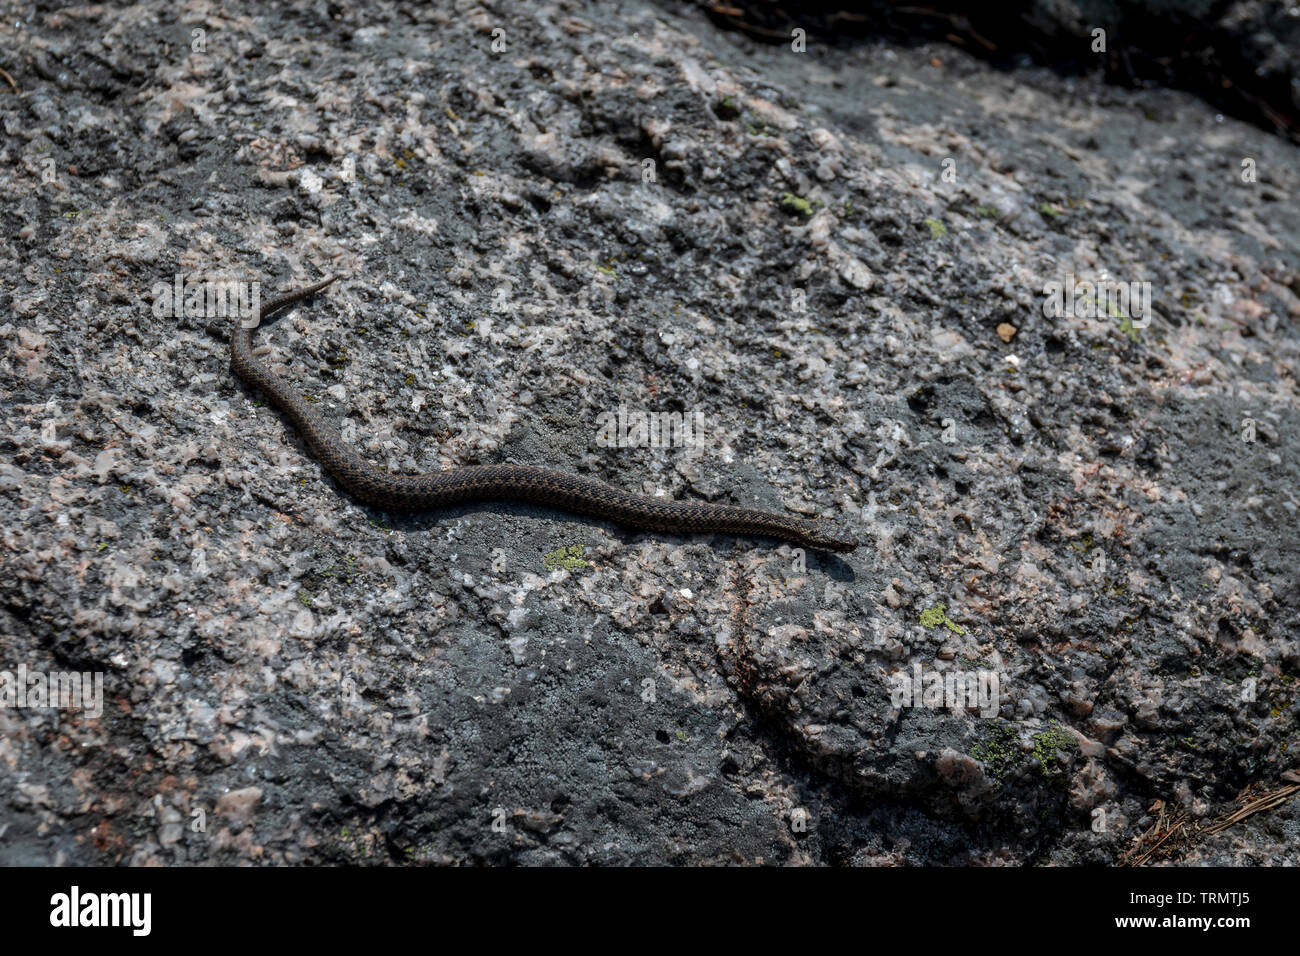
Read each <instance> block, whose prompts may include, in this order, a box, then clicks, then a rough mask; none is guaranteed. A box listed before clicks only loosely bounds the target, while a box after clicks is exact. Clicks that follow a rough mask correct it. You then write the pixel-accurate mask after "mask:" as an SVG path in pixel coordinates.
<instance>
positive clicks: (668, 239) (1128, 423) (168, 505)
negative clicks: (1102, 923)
mask: <svg viewBox="0 0 1300 956" xmlns="http://www.w3.org/2000/svg"><path fill="white" fill-rule="evenodd" d="M195 31H199V32H198V33H196V32H195ZM494 43H496V45H497V46H498V47H503V48H502V49H500V50H499V52H494V50H493V45H494ZM196 47H200V48H201V50H202V51H201V52H200V51H199V50H198V49H196ZM0 48H2V49H3V50H4V51H5V52H4V54H3V59H0V67H3V69H4V70H6V71H7V72H8V73H9V74H10V75H12V77H13V79H14V81H15V84H16V86H17V87H18V90H19V92H15V91H13V90H11V89H8V88H7V87H8V84H7V83H5V82H4V81H3V80H0V121H2V122H3V129H4V134H5V135H4V137H3V139H0V215H3V225H4V228H3V229H0V273H2V274H3V277H4V282H3V283H2V284H0V523H2V526H0V539H2V541H0V543H2V545H3V551H2V552H0V669H3V668H9V669H10V670H13V669H15V668H17V667H18V666H20V665H21V666H23V667H25V668H27V669H28V670H29V671H43V672H59V671H74V670H75V671H78V672H88V673H94V672H98V673H100V674H102V675H103V680H104V701H103V714H102V715H101V716H99V717H93V716H91V715H88V714H84V713H81V712H78V711H76V710H49V709H41V708H32V707H27V708H18V707H0V735H2V736H0V862H6V863H13V862H24V863H44V862H66V863H132V864H159V863H178V862H183V863H209V862H219V863H259V864H283V863H324V862H344V861H347V862H358V861H363V862H372V863H405V862H412V863H452V862H467V863H496V862H514V863H602V864H627V863H731V862H735V863H793V864H824V863H862V864H899V863H902V864H916V863H922V864H933V863H950V864H996V863H1012V864H1014V863H1028V862H1036V863H1042V862H1051V863H1059V864H1077V863H1084V862H1088V863H1118V862H1121V861H1122V859H1123V854H1124V853H1125V852H1126V851H1128V850H1130V849H1131V848H1132V847H1133V846H1134V845H1135V843H1136V842H1137V841H1139V839H1140V836H1141V834H1143V833H1144V832H1146V831H1148V830H1149V829H1150V828H1151V827H1152V825H1153V822H1156V821H1155V818H1154V817H1153V815H1152V814H1153V811H1152V809H1151V808H1152V807H1153V806H1154V805H1155V803H1156V801H1164V803H1165V805H1166V806H1173V807H1178V808H1180V809H1181V810H1182V812H1185V813H1186V814H1188V815H1189V816H1191V817H1195V818H1201V819H1206V820H1210V819H1214V818H1216V815H1218V814H1220V813H1222V812H1225V809H1226V808H1230V807H1231V806H1232V805H1233V800H1234V798H1235V797H1236V796H1237V795H1238V794H1239V793H1240V792H1241V791H1242V790H1243V789H1245V788H1246V787H1247V786H1250V785H1254V786H1259V787H1277V786H1283V785H1284V784H1285V781H1286V776H1285V775H1286V774H1287V773H1294V771H1295V769H1296V767H1297V764H1298V763H1300V755H1298V754H1297V748H1298V747H1300V736H1298V734H1297V719H1296V718H1297V709H1298V707H1300V704H1298V702H1297V689H1298V688H1297V683H1296V675H1297V671H1298V670H1300V644H1298V643H1297V639H1296V636H1295V635H1296V633H1297V626H1298V625H1300V591H1298V590H1297V578H1296V575H1295V561H1296V555H1297V553H1298V549H1297V544H1298V543H1300V542H1298V541H1297V537H1300V536H1298V535H1297V531H1296V527H1297V514H1296V506H1297V492H1296V488H1297V477H1298V475H1297V470H1298V469H1297V462H1298V461H1300V456H1298V455H1297V451H1298V450H1300V442H1298V440H1297V437H1296V436H1297V427H1298V426H1300V416H1298V415H1297V410H1298V407H1300V406H1298V401H1297V392H1296V368H1297V358H1298V356H1297V344H1298V337H1297V324H1298V323H1300V298H1298V297H1297V296H1298V294H1300V233H1298V231H1297V225H1296V224H1297V221H1300V220H1298V215H1297V214H1298V213H1300V210H1298V209H1297V195H1298V187H1300V172H1298V170H1300V162H1297V159H1298V158H1300V154H1298V153H1297V148H1296V147H1295V146H1294V145H1291V144H1289V143H1286V142H1284V141H1283V140H1281V139H1276V138H1272V137H1270V136H1269V135H1267V134H1266V133H1263V132H1261V131H1259V130H1257V129H1254V128H1252V127H1249V126H1245V125H1242V124H1238V123H1236V122H1235V121H1232V120H1219V119H1216V117H1215V115H1214V113H1213V111H1212V110H1211V109H1210V108H1209V107H1207V106H1205V105H1204V104H1203V103H1201V102H1199V101H1197V100H1195V99H1194V98H1192V97H1190V96H1188V95H1185V94H1180V93H1168V92H1158V91H1149V92H1142V93H1130V92H1125V91H1118V90H1114V89H1098V88H1094V87H1092V86H1089V85H1088V84H1087V83H1084V82H1067V81H1064V80H1061V79H1059V78H1057V77H1054V76H1052V75H1050V74H1040V73H1036V72H1023V73H1015V74H1007V73H999V72H996V71H993V70H991V69H990V68H988V67H987V66H985V65H983V64H980V63H978V62H975V61H972V60H969V59H966V58H965V57H964V56H963V55H962V54H960V53H957V52H955V51H953V50H952V49H950V48H946V47H945V48H942V49H941V50H940V49H937V48H936V49H927V48H924V47H921V48H916V49H907V50H903V49H890V48H888V47H884V46H875V45H872V46H864V47H858V48H853V49H849V48H845V49H836V50H827V49H822V48H820V47H818V46H817V45H816V44H815V43H814V44H811V45H810V46H809V48H808V50H807V51H806V52H804V53H795V52H794V51H792V50H791V49H789V48H788V47H759V46H755V45H753V44H752V43H751V41H749V40H746V39H744V38H743V37H739V36H736V35H731V34H725V33H720V32H718V31H717V30H716V29H715V28H714V27H712V26H711V25H710V24H709V23H708V22H707V21H706V20H705V19H704V18H703V17H702V16H701V15H699V14H698V13H683V14H678V13H674V12H671V11H668V10H665V9H663V8H659V7H655V6H653V5H643V4H638V3H622V4H619V3H611V4H605V5H600V6H599V7H595V8H590V7H588V6H587V5H585V4H576V3H572V4H566V3H558V4H525V3H499V4H493V5H492V6H491V7H490V8H488V7H485V6H480V5H477V4H470V3H464V4H455V5H450V6H446V7H442V6H439V7H438V8H436V9H433V8H425V7H406V6H398V5H396V4H392V3H383V2H380V3H367V4H364V5H356V6H349V5H343V4H333V3H288V4H280V5H275V6H271V5H266V6H265V7H263V6H261V5H254V4H248V3H234V4H212V3H204V2H196V3H192V4H188V5H186V6H185V7H183V8H176V7H175V6H173V5H167V4H162V3H157V2H144V3H141V4H138V5H135V6H132V7H131V8H129V9H127V10H122V11H118V10H113V9H111V8H108V7H99V6H88V7H79V8H68V9H63V10H58V11H55V10H51V9H45V8H41V9H38V10H36V11H34V12H28V13H26V14H21V15H19V16H12V15H11V16H9V17H7V18H6V19H5V20H4V22H3V23H2V24H0ZM948 158H951V159H952V160H953V161H954V164H953V165H952V167H951V168H952V170H953V172H954V173H955V181H948V180H947V179H945V177H944V175H943V173H944V160H945V159H948ZM1243 158H1248V159H1250V160H1252V161H1253V162H1254V164H1255V165H1254V168H1255V169H1256V170H1257V181H1256V182H1253V183H1247V182H1243V180H1242V160H1243ZM329 271H338V272H342V273H344V274H345V276H346V278H345V279H344V280H343V281H341V282H339V283H337V284H336V285H335V286H334V287H332V288H331V289H330V290H328V291H327V292H326V293H324V294H322V295H321V296H319V297H317V298H316V299H315V300H313V301H311V302H309V303H307V304H305V305H303V306H300V307H298V308H296V309H295V310H294V311H293V312H292V313H291V314H290V315H289V316H288V317H286V318H284V319H283V320H281V321H279V322H277V323H275V324H274V325H273V326H272V328H271V330H270V331H269V332H268V333H267V334H266V335H265V336H264V339H263V340H264V341H265V342H266V343H267V344H268V346H269V349H270V352H269V358H270V361H271V362H272V363H273V365H274V366H275V367H276V369H277V370H278V371H279V372H280V374H282V375H284V376H286V377H287V378H289V379H290V380H291V381H293V382H295V383H296V384H297V385H298V386H299V387H300V388H301V389H302V390H303V391H304V392H305V393H307V394H309V395H310V396H312V398H313V399H314V400H316V401H318V402H319V403H320V407H322V409H324V410H325V412H326V414H327V415H329V416H331V417H332V418H333V419H334V420H335V421H337V422H338V423H339V424H340V425H341V426H342V427H343V428H344V429H345V431H346V432H347V434H348V435H349V438H350V440H351V441H353V442H354V443H355V444H356V445H357V446H358V447H359V448H361V449H362V450H364V452H365V453H366V454H367V455H368V456H370V457H371V458H373V459H374V460H376V461H380V462H384V463H386V464H387V465H388V466H389V467H390V468H392V469H394V470H401V471H415V470H426V469H434V468H441V467H454V466H456V465H460V464H470V463H476V462H493V461H518V462H524V463H532V464H546V465H550V466H554V467H562V468H569V469H573V470H575V471H579V472H582V473H585V474H591V475H595V476H597V477H600V478H602V479H604V480H607V481H609V482H611V483H614V484H618V485H622V486H625V487H628V488H633V489H637V490H640V491H644V492H647V493H652V494H669V495H673V496H677V497H702V498H706V499H709V500H717V501H728V502H733V503H743V504H756V505H760V506H763V507H768V508H773V509H782V508H788V509H791V510H793V511H794V512H795V513H798V514H802V515H806V516H812V515H821V516H826V517H830V518H833V519H835V520H838V521H840V522H842V524H843V525H844V526H845V528H846V529H847V530H849V531H851V532H852V533H853V534H855V535H856V536H857V537H859V538H861V539H862V540H863V541H864V542H865V546H864V547H863V548H862V549H860V550H859V551H858V552H856V553H854V554H851V555H846V556H844V557H842V558H840V557H830V556H826V555H816V554H809V555H801V554H799V553H797V552H795V551H793V550H792V549H790V548H789V547H782V546H777V545H775V544H773V543H772V542H765V541H757V540H739V541H738V540H734V539H728V538H722V537H718V538H710V539H688V538H674V537H671V536H667V537H666V536H657V535H647V534H635V533H628V532H625V531H622V530H620V529H618V528H616V527H614V526H612V525H608V524H605V523H602V522H598V521H591V520H584V519H575V518H572V517H570V516H568V515H565V514H562V513H558V512H552V511H548V510H546V509H541V508H535V507H529V506H523V505H514V504H492V505H483V506H472V507H462V508H456V509H450V510H447V511H442V512H436V513H431V514H429V515H425V516H419V517H413V518H412V517H405V518H403V517H398V516H393V515H388V514H384V513H381V512H377V511H372V510H368V509H366V508H363V507H361V506H359V505H358V504H357V503H356V502H354V501H352V500H350V499H349V498H347V497H346V496H345V495H342V494H340V493H339V491H338V490H337V489H336V488H335V487H334V485H333V484H332V482H331V481H330V480H329V478H328V477H327V476H325V475H323V474H322V472H321V470H320V468H319V466H318V465H317V464H316V462H315V461H314V460H312V459H311V457H310V456H309V455H308V454H306V452H305V450H304V448H303V446H302V445H301V443H300V442H299V441H298V440H297V439H296V438H295V437H294V436H293V435H292V434H291V433H290V432H289V431H288V430H287V429H286V426H285V423H284V422H283V421H282V420H281V419H280V418H279V416H278V415H277V414H275V413H274V412H273V410H271V409H270V408H269V407H267V406H266V404H265V403H264V402H263V401H261V400H260V399H259V397H258V396H257V395H255V394H253V393H251V392H249V391H247V390H246V389H244V388H243V387H242V386H240V385H239V384H238V383H237V382H236V381H234V380H233V378H232V376H231V375H230V373H229V370H228V367H227V354H226V350H227V340H228V336H229V331H230V328H231V324H232V322H233V321H234V319H232V318H230V317H222V316H211V315H204V314H193V315H180V316H175V317H173V316H172V315H170V314H168V313H167V310H165V309H161V308H158V304H159V302H158V295H157V292H156V290H155V287H156V286H159V285H163V286H166V285H167V284H169V283H171V282H173V280H174V277H175V276H176V275H177V274H181V275H183V276H184V277H189V278H191V279H195V280H198V279H206V278H210V277H226V278H232V279H236V280H243V281H248V282H254V281H257V282H261V283H263V285H262V292H263V295H264V297H266V296H270V295H274V294H275V293H277V292H278V291H280V290H283V289H286V288H290V287H293V286H296V285H299V284H302V283H304V282H306V281H308V280H309V279H311V278H315V277H317V276H319V275H321V274H322V273H324V272H329ZM1070 275H1075V276H1079V277H1097V276H1102V275H1109V276H1112V277H1117V278H1120V279H1124V280H1126V281H1128V280H1134V281H1137V280H1142V281H1149V282H1150V283H1151V284H1152V304H1153V314H1152V316H1151V318H1150V321H1149V324H1148V323H1141V322H1139V323H1136V324H1135V323H1134V322H1132V321H1125V320H1124V317H1122V316H1112V315H1105V314H1103V315H1102V316H1101V317H1097V318H1078V317H1075V316H1070V317H1068V318H1048V317H1047V316H1045V314H1044V310H1043V300H1044V294H1043V289H1044V287H1045V284H1046V283H1048V282H1052V281H1063V280H1065V279H1066V277H1067V276H1070ZM1130 318H1133V317H1130ZM620 405H623V406H625V407H627V408H630V409H632V410H634V411H639V412H646V413H648V412H681V413H683V414H685V415H690V416H695V415H697V414H698V415H700V416H702V419H701V420H702V421H703V423H704V427H703V429H701V431H700V437H699V440H698V441H696V442H695V443H694V444H693V445H692V446H691V447H678V448H661V447H646V446H645V444H644V443H640V444H638V447H608V443H605V442H602V441H599V440H598V437H599V435H600V424H599V422H600V420H601V416H602V415H603V414H605V413H610V412H617V410H618V408H619V406H620ZM1251 438H1253V439H1254V440H1253V441H1251V440H1247V439H1251ZM624 444H626V443H624ZM934 673H937V674H940V675H948V674H953V673H960V674H969V675H973V674H980V675H993V676H994V677H996V681H997V695H996V699H995V700H994V701H993V704H992V707H991V708H987V709H980V708H978V707H960V706H957V707H948V706H940V707H933V706H926V705H925V704H924V701H923V700H921V701H919V702H920V703H921V706H916V705H915V703H916V702H917V701H912V700H909V701H904V702H903V703H901V704H900V703H899V700H898V697H897V693H896V692H897V689H898V687H899V681H900V679H901V677H904V676H908V675H912V674H918V675H928V674H934ZM1298 813H1300V804H1298V803H1297V801H1294V800H1292V801H1291V802H1290V803H1286V804H1284V805H1282V806H1280V807H1277V808H1275V809H1272V810H1270V811H1269V812H1267V813H1260V814H1257V815H1254V816H1251V817H1249V818H1248V819H1245V820H1243V821H1241V822H1240V823H1237V824H1234V825H1233V826H1232V827H1230V828H1228V829H1224V830H1222V831H1220V832H1218V833H1216V834H1214V835H1213V837H1212V838H1209V839H1207V840H1205V841H1202V842H1197V843H1194V844H1192V845H1189V846H1186V847H1183V848H1181V849H1180V850H1179V851H1178V856H1177V858H1176V859H1173V858H1164V857H1156V858H1153V862H1218V863H1283V862H1286V863H1296V862H1298V861H1300V860H1298V858H1297V851H1296V847H1297V846H1298V845H1300V842H1298V841H1297V840H1296V827H1297V822H1296V821H1297V814H1298Z"/></svg>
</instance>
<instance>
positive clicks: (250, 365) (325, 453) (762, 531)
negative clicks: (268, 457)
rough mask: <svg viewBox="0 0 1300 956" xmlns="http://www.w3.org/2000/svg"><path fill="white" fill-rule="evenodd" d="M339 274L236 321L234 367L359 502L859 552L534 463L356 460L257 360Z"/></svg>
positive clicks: (811, 530) (760, 515) (790, 526)
mask: <svg viewBox="0 0 1300 956" xmlns="http://www.w3.org/2000/svg"><path fill="white" fill-rule="evenodd" d="M338 278H339V276H337V275H331V276H329V277H327V278H325V279H322V280H321V281H319V282H316V283H314V284H311V285H307V286H304V287H302V288H299V289H297V290H295V291H292V292H287V293H285V294H283V295H280V296H277V297H275V298H273V299H270V300H268V301H267V302H266V303H265V304H263V305H261V306H260V307H259V308H257V309H256V310H255V312H254V314H253V315H250V316H249V317H248V318H247V319H244V320H242V321H240V322H237V323H236V327H235V332H234V334H233V336H232V337H231V340H230V364H231V370H232V371H233V372H234V373H235V375H237V376H238V377H239V378H240V379H241V380H243V381H244V382H245V383H246V384H247V385H249V386H250V387H251V388H254V389H256V390H257V391H259V392H261V393H262V394H263V395H264V396H266V398H267V399H268V400H269V401H270V402H271V404H272V405H274V406H275V407H276V408H278V409H279V410H280V411H281V412H282V413H283V414H284V416H285V417H286V418H287V419H288V420H289V421H290V422H291V423H292V424H293V426H294V428H295V429H296V430H297V431H298V434H299V435H301V436H302V438H303V439H304V441H305V442H306V443H307V446H308V447H309V448H310V449H311V451H312V453H313V454H314V455H315V457H316V459H317V460H318V461H319V462H320V464H321V465H322V466H323V467H324V469H325V471H327V472H328V473H329V474H330V475H331V476H332V477H333V478H334V480H335V481H336V482H338V484H339V485H340V486H341V487H342V488H343V489H344V490H345V491H347V492H348V493H349V494H350V495H352V496H353V497H354V498H356V499H357V500H358V501H360V502H362V503H364V504H367V505H372V506H374V507H377V508H381V509H383V510H387V511H393V512H411V511H425V510H430V509H436V508H442V507H446V506H449V505H456V504H463V503H466V502H484V501H523V502H529V503H531V504H538V505H544V506H547V507H550V508H555V509H558V510H563V511H570V512H575V513H577V514H584V515H589V516H592V517H596V518H603V519H605V520H608V521H612V522H614V523H616V524H619V525H622V526H624V527H627V528H633V529H637V530H642V531H655V532H661V533H669V534H685V535H696V534H724V535H733V536H758V537H766V538H775V539H778V540H782V541H788V542H791V543H793V544H795V545H799V546H802V547H806V548H811V549H815V550H819V551H840V552H845V551H852V550H854V549H855V548H856V547H857V546H858V543H857V541H855V540H853V539H852V538H850V537H847V536H845V535H844V534H842V533H836V532H835V531H834V530H833V529H831V528H830V527H828V526H827V524H826V523H824V522H822V521H808V520H804V519H800V518H793V517H789V516H787V515H782V514H776V513H774V512H771V511H762V510H759V509H757V508H742V507H734V506H732V505H725V504H715V503H713V502H704V501H677V500H674V499H666V498H652V497H649V496H647V495H639V494H634V493H632V492H629V491H624V490H622V489H621V488H616V487H614V486H613V485H608V484H606V483H605V482H603V481H598V480H596V479H594V478H588V477H585V476H581V475H573V474H567V473H565V472H560V471H552V470H551V469H549V468H539V467H535V466H532V465H516V464H493V465H468V466H464V467H460V468H449V469H445V470H442V471H435V472H430V473H426V474H419V475H398V474H391V473H389V472H388V471H386V470H384V469H382V468H379V467H377V466H375V465H373V464H372V463H370V462H369V461H367V460H366V459H365V458H363V457H361V455H359V454H357V452H356V451H354V450H353V449H352V448H351V447H349V446H348V444H347V443H346V442H345V441H344V440H343V437H342V436H341V435H340V434H339V433H338V431H337V430H336V429H335V428H334V427H333V426H331V425H330V424H329V423H328V422H327V421H326V420H325V418H324V417H323V416H322V415H321V414H320V412H319V411H317V410H316V409H315V408H313V407H312V406H311V404H309V403H308V402H307V400H306V399H305V398H303V397H302V396H300V395H298V394H297V393H296V392H295V391H294V390H293V389H292V388H290V386H289V385H288V384H287V383H286V382H284V381H283V380H282V379H280V378H279V377H277V376H276V375H275V373H274V372H272V371H271V369H270V368H269V367H267V366H266V365H264V364H262V362H260V361H259V360H258V358H257V356H256V354H255V353H254V347H253V341H254V333H255V332H256V331H257V329H258V328H259V327H260V326H261V325H262V321H263V319H265V318H267V317H269V316H270V315H272V314H273V313H275V312H278V311H280V310H281V309H284V308H285V307H287V306H290V305H292V304H294V303H295V302H300V301H302V300H303V299H306V298H308V297H309V296H313V295H315V294H316V293H317V292H320V291H321V290H322V289H324V288H325V287H326V286H328V285H329V284H330V283H332V282H334V281H335V280H336V279H338Z"/></svg>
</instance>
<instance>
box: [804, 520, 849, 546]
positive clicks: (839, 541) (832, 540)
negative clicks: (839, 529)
mask: <svg viewBox="0 0 1300 956" xmlns="http://www.w3.org/2000/svg"><path fill="white" fill-rule="evenodd" d="M803 543H804V544H806V545H807V546H808V547H810V548H817V549H818V550H820V551H841V552H843V551H856V550H857V547H858V542H857V541H856V540H854V539H853V538H850V537H847V536H845V535H843V534H840V533H836V532H833V531H831V529H830V528H829V527H827V526H826V525H825V524H824V523H822V522H817V523H816V524H814V525H812V527H810V528H809V529H808V530H807V532H806V533H805V534H804V541H803Z"/></svg>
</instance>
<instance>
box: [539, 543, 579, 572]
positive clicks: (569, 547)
mask: <svg viewBox="0 0 1300 956" xmlns="http://www.w3.org/2000/svg"><path fill="white" fill-rule="evenodd" d="M586 553H587V549H586V548H585V547H583V546H582V545H580V544H566V545H565V546H564V547H561V548H556V549H555V550H554V551H550V552H547V553H546V554H544V555H542V563H543V564H545V565H546V570H547V571H558V570H559V569H561V568H563V569H565V570H566V571H580V570H582V569H583V568H585V567H587V562H586V561H584V560H582V556H583V555H584V554H586Z"/></svg>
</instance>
